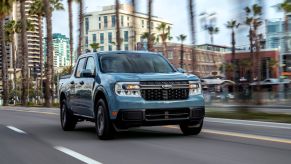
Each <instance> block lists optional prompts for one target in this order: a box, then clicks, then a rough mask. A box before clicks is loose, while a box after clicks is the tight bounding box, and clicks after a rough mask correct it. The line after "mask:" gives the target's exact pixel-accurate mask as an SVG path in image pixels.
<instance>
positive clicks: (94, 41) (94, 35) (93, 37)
mask: <svg viewBox="0 0 291 164" xmlns="http://www.w3.org/2000/svg"><path fill="white" fill-rule="evenodd" d="M92 40H93V43H96V40H97V37H96V34H93V35H92Z"/></svg>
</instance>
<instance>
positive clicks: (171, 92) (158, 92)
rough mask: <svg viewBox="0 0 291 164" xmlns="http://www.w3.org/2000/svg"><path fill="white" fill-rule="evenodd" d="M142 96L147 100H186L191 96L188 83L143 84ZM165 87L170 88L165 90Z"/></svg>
mask: <svg viewBox="0 0 291 164" xmlns="http://www.w3.org/2000/svg"><path fill="white" fill-rule="evenodd" d="M140 85H141V95H142V97H143V98H144V99H145V100H148V101H157V100H185V99H187V98H188V96H189V88H188V81H147V82H141V83H140ZM164 85H170V86H171V87H170V88H167V89H164V88H163V86H164Z"/></svg>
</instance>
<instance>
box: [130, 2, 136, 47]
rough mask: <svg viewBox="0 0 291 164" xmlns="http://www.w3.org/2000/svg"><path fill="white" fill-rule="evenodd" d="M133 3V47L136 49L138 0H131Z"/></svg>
mask: <svg viewBox="0 0 291 164" xmlns="http://www.w3.org/2000/svg"><path fill="white" fill-rule="evenodd" d="M131 4H132V8H133V10H132V15H133V20H132V29H133V35H132V47H133V50H136V31H135V29H136V1H135V0H131Z"/></svg>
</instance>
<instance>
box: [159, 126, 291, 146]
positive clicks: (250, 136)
mask: <svg viewBox="0 0 291 164" xmlns="http://www.w3.org/2000/svg"><path fill="white" fill-rule="evenodd" d="M164 127H166V128H172V129H180V128H178V127H176V126H173V125H169V126H164ZM202 132H203V133H208V134H216V135H223V136H229V137H239V138H246V139H254V140H261V141H269V142H278V143H285V144H291V140H290V139H285V138H277V137H267V136H261V135H253V134H244V133H236V132H227V131H220V130H210V129H202Z"/></svg>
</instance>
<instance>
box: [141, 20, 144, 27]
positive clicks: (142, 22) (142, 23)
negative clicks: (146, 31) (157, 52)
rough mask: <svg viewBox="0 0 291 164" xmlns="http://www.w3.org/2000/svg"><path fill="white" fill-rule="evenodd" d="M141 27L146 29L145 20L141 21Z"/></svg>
mask: <svg viewBox="0 0 291 164" xmlns="http://www.w3.org/2000/svg"><path fill="white" fill-rule="evenodd" d="M141 27H142V28H144V20H141Z"/></svg>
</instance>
